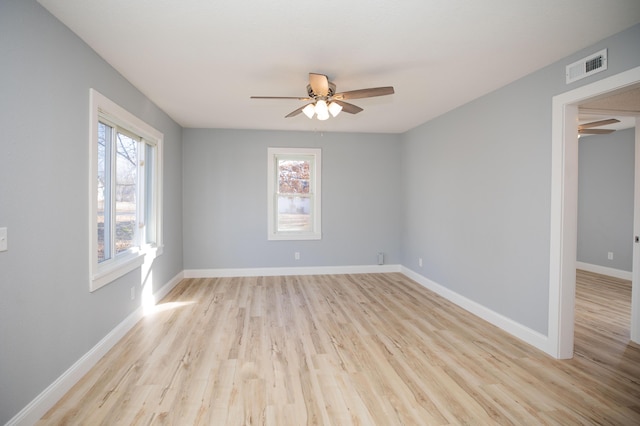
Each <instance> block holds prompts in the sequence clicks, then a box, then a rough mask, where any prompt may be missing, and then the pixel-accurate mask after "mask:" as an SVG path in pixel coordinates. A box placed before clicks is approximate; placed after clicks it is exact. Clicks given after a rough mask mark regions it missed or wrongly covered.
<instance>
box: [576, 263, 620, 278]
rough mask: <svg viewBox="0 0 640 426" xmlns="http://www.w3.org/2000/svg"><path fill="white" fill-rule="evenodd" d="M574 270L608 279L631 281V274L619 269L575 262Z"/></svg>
mask: <svg viewBox="0 0 640 426" xmlns="http://www.w3.org/2000/svg"><path fill="white" fill-rule="evenodd" d="M576 268H577V269H582V270H583V271H587V272H593V273H595V274H601V275H607V276H609V277H614V278H620V279H622V280H629V281H631V272H629V271H623V270H621V269H615V268H609V267H607V266H600V265H594V264H592V263H585V262H576Z"/></svg>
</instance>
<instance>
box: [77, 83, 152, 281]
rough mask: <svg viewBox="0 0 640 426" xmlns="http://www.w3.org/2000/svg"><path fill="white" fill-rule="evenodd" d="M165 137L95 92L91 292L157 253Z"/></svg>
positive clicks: (92, 162) (92, 127)
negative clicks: (161, 164) (161, 158)
mask: <svg viewBox="0 0 640 426" xmlns="http://www.w3.org/2000/svg"><path fill="white" fill-rule="evenodd" d="M161 149H162V134H161V133H160V132H158V131H157V130H155V129H153V128H152V127H150V126H149V125H147V124H146V123H144V122H142V121H141V120H139V119H138V118H136V117H135V116H133V115H131V114H130V113H128V112H127V111H125V110H123V109H122V108H120V107H119V106H117V105H116V104H114V103H113V102H111V101H110V100H108V99H107V98H105V97H104V96H102V95H100V94H99V93H98V92H96V91H94V90H91V163H90V164H91V167H90V169H91V176H92V185H91V188H92V191H91V192H92V195H91V200H92V202H91V212H92V213H91V216H92V217H91V223H92V224H93V229H92V238H91V253H92V260H91V285H90V289H91V291H93V290H96V289H98V288H100V287H102V286H103V285H105V284H108V283H109V282H111V281H113V280H115V279H116V278H118V277H120V276H122V275H124V274H126V273H127V272H130V271H132V270H133V269H135V268H137V267H139V266H140V265H141V264H142V262H143V256H144V255H148V254H154V255H158V254H160V253H159V249H161V248H162V244H161V227H160V224H161V220H160V219H161V218H160V211H161V210H160V194H161V186H160V184H161V173H160V167H159V165H160V161H159V159H160V157H161Z"/></svg>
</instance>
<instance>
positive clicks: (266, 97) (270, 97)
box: [251, 96, 311, 101]
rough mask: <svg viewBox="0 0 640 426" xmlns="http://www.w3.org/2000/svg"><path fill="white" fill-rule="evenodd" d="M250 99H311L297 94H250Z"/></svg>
mask: <svg viewBox="0 0 640 426" xmlns="http://www.w3.org/2000/svg"><path fill="white" fill-rule="evenodd" d="M251 99H297V100H299V101H310V100H311V98H300V97H297V96H251Z"/></svg>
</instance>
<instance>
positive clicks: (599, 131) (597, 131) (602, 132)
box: [578, 129, 615, 135]
mask: <svg viewBox="0 0 640 426" xmlns="http://www.w3.org/2000/svg"><path fill="white" fill-rule="evenodd" d="M613 132H615V130H613V129H578V133H579V134H581V135H608V134H609V133H613Z"/></svg>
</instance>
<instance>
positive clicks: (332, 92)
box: [307, 81, 336, 99]
mask: <svg viewBox="0 0 640 426" xmlns="http://www.w3.org/2000/svg"><path fill="white" fill-rule="evenodd" d="M328 83H329V92H328V93H327V94H326V96H323V95H319V94H317V93H314V91H313V89H312V88H311V85H310V84H307V93H308V94H309V97H310V98H313V99H318V98H321V99H328V98H330V97H332V96H333V95H335V94H336V85H335V84H333V83H332V82H331V81H329V82H328Z"/></svg>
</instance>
